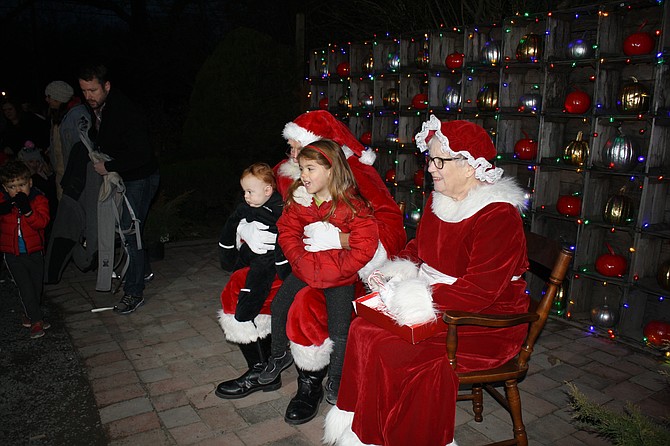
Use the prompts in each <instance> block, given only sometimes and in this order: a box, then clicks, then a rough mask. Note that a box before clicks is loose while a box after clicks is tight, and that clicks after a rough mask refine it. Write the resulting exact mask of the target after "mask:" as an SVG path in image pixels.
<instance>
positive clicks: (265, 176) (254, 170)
mask: <svg viewBox="0 0 670 446" xmlns="http://www.w3.org/2000/svg"><path fill="white" fill-rule="evenodd" d="M248 175H253V176H255V177H256V178H258V179H259V180H261V181H262V182H264V183H265V184H269V185H270V186H272V190H277V179H276V178H275V173H274V172H273V171H272V167H270V165H269V164H266V163H254V164H252V165H251V166H249V167H247V168H246V169H244V171H243V172H242V175H240V180H242V179H244V177H246V176H248Z"/></svg>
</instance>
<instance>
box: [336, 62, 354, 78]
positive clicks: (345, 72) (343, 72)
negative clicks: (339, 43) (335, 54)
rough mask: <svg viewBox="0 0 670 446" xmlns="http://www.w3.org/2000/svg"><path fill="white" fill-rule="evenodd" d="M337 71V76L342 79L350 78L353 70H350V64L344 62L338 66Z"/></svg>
mask: <svg viewBox="0 0 670 446" xmlns="http://www.w3.org/2000/svg"><path fill="white" fill-rule="evenodd" d="M336 71H337V74H338V75H339V76H340V77H347V76H349V72H350V71H351V69H350V67H349V62H342V63H341V64H339V65H338V66H337V69H336Z"/></svg>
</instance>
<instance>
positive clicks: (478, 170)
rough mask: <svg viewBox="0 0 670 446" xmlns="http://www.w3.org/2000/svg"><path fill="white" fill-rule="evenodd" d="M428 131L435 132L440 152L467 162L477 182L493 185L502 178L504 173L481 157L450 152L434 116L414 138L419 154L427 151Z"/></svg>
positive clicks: (437, 120) (438, 122)
mask: <svg viewBox="0 0 670 446" xmlns="http://www.w3.org/2000/svg"><path fill="white" fill-rule="evenodd" d="M430 131H435V137H436V138H437V139H438V141H440V148H441V149H442V152H444V153H446V154H447V155H449V156H451V157H456V156H459V155H460V156H462V157H463V158H465V159H466V160H467V161H468V164H469V165H471V166H472V167H473V168H474V169H475V178H477V179H478V180H479V181H484V182H486V183H495V182H497V181H498V180H499V179H500V178H501V177H502V176H503V173H504V171H503V170H502V169H501V168H500V167H495V168H494V167H493V164H491V163H489V162H488V160H487V159H485V158H483V157H479V158H474V157H473V156H472V154H471V153H470V152H468V151H467V150H460V151H458V152H456V151H454V150H452V149H451V146H450V145H449V138H447V136H446V135H444V134H442V121H440V120H439V119H438V118H437V117H436V116H435V115H430V119H428V121H426V122H424V123H423V125H422V126H421V131H420V132H419V133H417V134H416V137H415V138H414V139H415V141H416V145H417V147H418V148H419V149H420V150H421V152H425V151H426V150H428V144H427V143H426V137H427V136H428V133H429V132H430Z"/></svg>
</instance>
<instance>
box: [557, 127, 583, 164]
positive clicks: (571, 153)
mask: <svg viewBox="0 0 670 446" xmlns="http://www.w3.org/2000/svg"><path fill="white" fill-rule="evenodd" d="M582 136H583V133H582V132H577V137H576V138H575V139H573V140H572V141H570V142H569V143H568V145H567V146H566V147H565V149H563V159H564V160H565V162H566V163H568V164H572V165H573V166H583V165H584V164H586V159H587V158H588V157H589V143H588V142H587V141H583V140H582Z"/></svg>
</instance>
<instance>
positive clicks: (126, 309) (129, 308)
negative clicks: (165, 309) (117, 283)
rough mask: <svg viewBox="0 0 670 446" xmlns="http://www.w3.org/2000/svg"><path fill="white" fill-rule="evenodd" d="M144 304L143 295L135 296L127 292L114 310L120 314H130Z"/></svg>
mask: <svg viewBox="0 0 670 446" xmlns="http://www.w3.org/2000/svg"><path fill="white" fill-rule="evenodd" d="M142 305H144V298H143V297H141V296H140V297H135V296H130V295H128V294H126V295H125V296H123V297H122V298H121V300H120V301H119V303H118V304H117V305H116V306H115V307H114V311H115V312H116V313H119V314H130V313H132V312H133V311H135V310H137V309H138V308H139V307H141V306H142Z"/></svg>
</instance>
